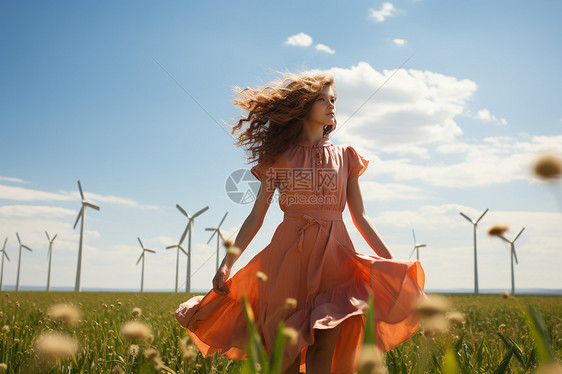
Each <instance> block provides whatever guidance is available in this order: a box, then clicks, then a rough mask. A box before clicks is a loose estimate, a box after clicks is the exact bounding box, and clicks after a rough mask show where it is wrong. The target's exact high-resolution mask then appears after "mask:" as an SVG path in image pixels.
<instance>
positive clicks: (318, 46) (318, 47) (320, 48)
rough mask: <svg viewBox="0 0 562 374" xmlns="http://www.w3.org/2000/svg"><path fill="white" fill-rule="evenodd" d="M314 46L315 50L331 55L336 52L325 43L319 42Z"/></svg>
mask: <svg viewBox="0 0 562 374" xmlns="http://www.w3.org/2000/svg"><path fill="white" fill-rule="evenodd" d="M315 48H316V50H318V51H322V52H327V53H329V54H331V55H333V54H334V53H336V51H334V50H333V49H332V48H330V47H328V46H327V45H325V44H321V43H318V44H316V47H315Z"/></svg>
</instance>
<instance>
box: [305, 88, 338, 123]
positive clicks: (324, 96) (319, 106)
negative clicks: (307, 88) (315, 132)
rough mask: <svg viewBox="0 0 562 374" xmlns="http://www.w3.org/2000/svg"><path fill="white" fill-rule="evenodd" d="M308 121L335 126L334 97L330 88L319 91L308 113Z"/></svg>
mask: <svg viewBox="0 0 562 374" xmlns="http://www.w3.org/2000/svg"><path fill="white" fill-rule="evenodd" d="M308 120H309V121H311V122H317V123H321V124H322V125H335V124H336V97H335V94H334V91H333V90H332V86H324V88H323V89H322V91H320V93H319V94H318V97H316V100H315V101H314V104H313V105H312V108H311V109H310V112H309V113H308Z"/></svg>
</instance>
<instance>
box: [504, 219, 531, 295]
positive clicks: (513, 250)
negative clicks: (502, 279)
mask: <svg viewBox="0 0 562 374" xmlns="http://www.w3.org/2000/svg"><path fill="white" fill-rule="evenodd" d="M523 230H525V228H524V227H523V228H522V229H521V231H519V234H517V236H516V237H515V239H513V240H512V241H509V240H507V239H506V238H505V237H504V236H503V235H500V236H499V237H500V238H502V239H503V240H504V241H506V242H508V243H509V245H510V246H511V251H510V252H511V255H510V257H511V294H512V295H515V276H514V275H513V258H515V263H516V264H517V265H519V261H517V254H516V253H515V244H514V243H515V241H516V240H517V238H519V235H521V233H522V232H523Z"/></svg>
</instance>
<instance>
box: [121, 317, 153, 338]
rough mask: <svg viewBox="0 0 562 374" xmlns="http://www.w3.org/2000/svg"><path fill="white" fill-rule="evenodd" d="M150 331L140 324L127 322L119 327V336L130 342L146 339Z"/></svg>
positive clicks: (147, 327)
mask: <svg viewBox="0 0 562 374" xmlns="http://www.w3.org/2000/svg"><path fill="white" fill-rule="evenodd" d="M151 333H152V331H151V330H150V327H149V326H147V325H145V324H144V323H142V322H138V321H129V322H125V323H124V324H123V326H121V335H122V336H123V337H124V338H126V339H130V340H142V339H148V338H149V336H150V334H151Z"/></svg>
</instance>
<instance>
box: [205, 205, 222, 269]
mask: <svg viewBox="0 0 562 374" xmlns="http://www.w3.org/2000/svg"><path fill="white" fill-rule="evenodd" d="M227 214H228V212H226V213H225V214H224V217H222V220H221V222H220V223H219V225H218V226H217V227H207V228H206V229H205V231H214V232H213V234H212V235H211V237H210V238H209V240H208V241H207V244H209V242H210V241H211V239H213V236H215V234H217V233H218V235H217V270H216V271H218V270H219V248H220V243H219V239H220V237H221V236H222V235H221V233H220V227H221V225H222V223H223V222H224V219H225V218H226V215H227Z"/></svg>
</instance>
